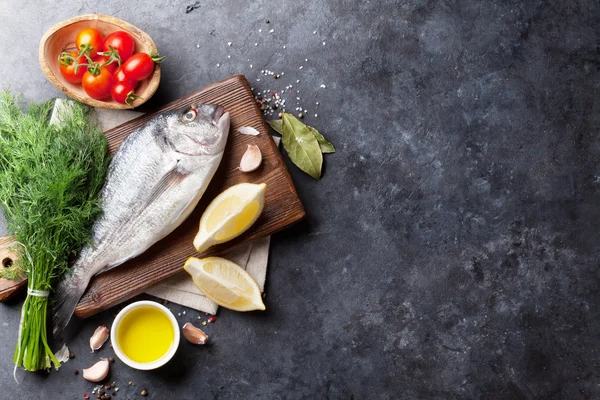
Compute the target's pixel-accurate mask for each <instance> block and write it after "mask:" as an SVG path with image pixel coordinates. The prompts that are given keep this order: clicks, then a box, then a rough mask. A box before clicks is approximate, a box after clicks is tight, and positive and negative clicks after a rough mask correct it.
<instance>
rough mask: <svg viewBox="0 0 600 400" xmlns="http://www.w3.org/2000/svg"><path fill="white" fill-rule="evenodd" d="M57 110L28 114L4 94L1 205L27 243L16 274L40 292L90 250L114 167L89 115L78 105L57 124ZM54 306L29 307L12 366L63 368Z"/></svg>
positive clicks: (35, 303)
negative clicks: (54, 341) (50, 334)
mask: <svg viewBox="0 0 600 400" xmlns="http://www.w3.org/2000/svg"><path fill="white" fill-rule="evenodd" d="M52 106H53V104H52V103H50V102H48V103H43V104H39V105H36V104H34V105H31V106H30V107H29V109H28V111H27V112H25V113H24V112H22V111H21V107H20V104H19V103H18V101H17V99H16V98H15V97H13V96H12V95H11V94H10V93H9V92H3V93H0V148H2V152H0V206H1V207H2V210H3V212H4V215H5V217H6V220H7V228H8V231H9V233H10V235H11V236H12V237H13V238H14V239H16V240H17V241H19V242H20V243H22V244H23V248H20V249H19V250H18V252H19V253H20V254H19V255H20V257H19V261H20V262H19V263H18V264H17V265H18V268H19V269H20V270H21V271H20V272H21V273H25V274H26V275H27V279H28V282H29V283H28V288H29V289H32V290H38V291H51V290H52V285H53V284H54V283H55V282H56V280H57V278H59V277H60V276H62V275H63V274H64V273H65V272H67V271H68V270H69V259H70V258H72V257H74V256H75V255H76V253H77V252H78V251H79V250H80V249H81V248H82V247H83V246H84V245H85V244H86V243H89V241H90V235H91V226H92V223H93V221H94V219H95V217H96V216H97V214H98V212H99V211H100V207H99V200H98V197H99V194H100V190H101V188H102V184H103V182H104V176H105V174H106V170H107V167H108V155H107V145H106V139H105V137H104V135H103V134H102V132H101V131H100V130H99V129H98V128H97V126H96V125H95V124H92V123H90V122H89V119H88V116H89V115H88V114H89V110H88V109H87V108H86V107H84V106H83V105H81V104H78V103H76V104H74V105H73V107H69V108H68V112H67V111H65V112H63V113H62V114H61V115H60V116H59V119H60V121H61V123H60V124H58V125H51V124H50V123H49V117H50V112H51V110H52ZM30 260H31V261H30ZM13 273H14V272H13ZM0 276H1V275H0ZM7 277H10V276H7ZM48 305H49V298H48V297H38V296H34V295H28V296H27V298H26V299H25V303H24V304H23V310H22V320H21V326H20V335H19V340H18V343H17V346H16V349H15V357H14V361H15V364H16V365H17V366H20V367H23V368H25V369H26V370H28V371H36V370H40V369H48V368H50V367H51V363H52V364H54V366H55V367H56V368H58V367H59V366H60V363H59V361H58V360H57V359H56V357H55V356H54V353H53V352H52V351H51V349H50V346H49V345H48V340H47V310H48Z"/></svg>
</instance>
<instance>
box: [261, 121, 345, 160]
mask: <svg viewBox="0 0 600 400" xmlns="http://www.w3.org/2000/svg"><path fill="white" fill-rule="evenodd" d="M268 122H269V125H271V128H273V130H274V131H275V132H277V133H279V134H280V135H283V121H282V120H280V119H274V120H271V121H268ZM298 122H300V121H298ZM306 126H307V127H308V129H310V131H311V132H312V133H313V135H315V138H316V139H317V142H319V147H320V148H321V152H322V153H324V154H325V153H335V147H333V144H331V143H330V142H329V141H327V139H325V138H324V137H323V135H321V132H319V131H318V130H316V129H315V128H313V127H312V126H309V125H306Z"/></svg>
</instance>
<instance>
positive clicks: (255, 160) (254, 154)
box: [240, 144, 262, 172]
mask: <svg viewBox="0 0 600 400" xmlns="http://www.w3.org/2000/svg"><path fill="white" fill-rule="evenodd" d="M261 163H262V153H261V152H260V149H259V148H258V146H257V145H255V144H249V145H248V148H247V149H246V152H245V153H244V155H243V156H242V160H241V161H240V171H242V172H252V171H255V170H256V169H257V168H258V167H260V164H261Z"/></svg>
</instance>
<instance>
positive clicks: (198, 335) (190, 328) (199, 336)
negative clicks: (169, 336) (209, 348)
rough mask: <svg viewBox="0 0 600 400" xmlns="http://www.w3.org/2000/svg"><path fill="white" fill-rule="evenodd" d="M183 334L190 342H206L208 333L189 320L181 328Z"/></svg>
mask: <svg viewBox="0 0 600 400" xmlns="http://www.w3.org/2000/svg"><path fill="white" fill-rule="evenodd" d="M182 330H183V336H185V338H186V339H187V340H188V341H189V342H190V343H192V344H206V342H207V341H208V335H207V334H206V333H204V331H203V330H202V329H200V328H196V327H195V326H194V325H192V324H190V323H189V322H188V323H186V324H185V325H184V326H183V328H182Z"/></svg>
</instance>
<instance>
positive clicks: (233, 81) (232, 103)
mask: <svg viewBox="0 0 600 400" xmlns="http://www.w3.org/2000/svg"><path fill="white" fill-rule="evenodd" d="M198 102H199V103H205V104H210V103H212V104H220V105H222V106H223V107H224V108H225V110H226V111H228V112H229V113H230V115H231V131H230V134H229V139H228V143H227V147H226V150H225V154H224V156H223V160H222V161H221V165H220V166H219V169H218V171H217V173H216V174H215V177H214V178H213V180H212V181H211V183H210V185H209V187H208V189H207V191H206V193H205V194H204V196H203V197H202V199H201V200H200V203H199V204H198V206H197V207H196V209H195V210H194V211H193V213H192V214H191V215H190V217H188V219H187V220H186V221H184V223H183V224H182V225H181V226H180V227H178V228H177V229H176V230H175V231H174V232H173V233H171V234H170V235H169V236H167V237H166V238H165V239H163V240H161V241H160V242H158V243H156V244H155V245H154V246H152V247H151V248H150V249H148V250H147V251H146V252H145V253H144V254H142V255H141V256H139V257H137V258H135V259H133V260H130V261H129V262H127V263H125V264H123V265H121V266H119V267H117V268H115V269H113V270H111V271H108V272H106V273H104V274H101V275H98V276H96V277H95V278H94V279H93V280H92V282H91V283H90V286H89V287H88V290H87V292H86V293H85V295H84V296H83V298H82V299H81V301H80V303H79V305H78V306H77V308H76V310H75V314H76V315H77V316H79V317H83V318H85V317H88V316H90V315H93V314H95V313H97V312H99V311H102V310H105V309H107V308H109V307H111V306H113V305H115V304H118V303H120V302H122V301H125V300H127V299H129V298H131V297H133V296H135V295H137V294H139V293H141V292H143V291H144V289H146V288H147V287H150V286H152V285H154V284H156V283H158V282H160V281H162V280H164V279H166V278H168V277H170V276H173V275H174V274H176V273H177V272H179V271H181V270H182V267H183V263H184V262H185V260H186V259H187V258H188V257H190V256H200V257H202V256H207V255H216V254H220V253H223V252H224V251H226V250H230V249H231V248H233V247H236V246H239V245H242V244H246V243H248V242H250V241H252V240H255V239H258V238H261V237H264V236H268V235H271V234H273V233H275V232H277V231H279V230H281V229H284V228H285V227H287V226H289V225H291V224H293V223H294V222H296V221H298V220H300V219H301V218H302V217H303V216H304V208H303V207H302V204H301V203H300V200H299V198H298V195H297V193H296V189H295V188H294V184H293V182H292V180H291V177H290V175H289V173H288V171H287V168H286V166H285V164H284V162H283V160H282V158H281V154H280V153H279V150H278V149H277V147H276V145H275V143H274V142H273V139H271V136H270V135H269V134H268V129H267V125H266V123H265V121H264V119H263V117H262V115H261V112H260V110H259V108H258V106H257V104H256V102H255V101H254V97H253V95H252V92H251V91H250V88H249V86H248V82H247V81H246V78H244V77H243V76H242V75H237V76H233V77H231V78H228V79H225V80H223V81H221V82H218V83H215V84H213V85H210V86H208V87H207V88H205V89H202V90H200V91H198V92H196V93H194V94H192V95H190V96H187V97H185V98H183V99H180V100H176V101H175V102H173V103H171V104H168V105H166V106H165V107H163V108H161V109H160V110H159V111H158V112H160V111H167V110H174V109H179V108H182V107H185V106H189V105H190V104H192V103H198ZM152 116H153V114H149V115H144V116H141V117H139V118H137V119H135V120H132V121H130V122H128V123H125V124H123V125H121V126H119V127H117V128H115V129H113V130H111V131H108V132H106V136H107V139H108V142H109V148H110V151H111V152H114V151H115V150H116V149H117V148H118V146H119V144H120V143H121V142H122V141H123V140H124V139H125V137H127V136H128V135H129V134H130V133H131V132H133V131H134V130H135V129H137V128H138V127H140V126H142V125H143V124H144V123H145V122H146V121H148V120H149V119H150V118H152ZM242 126H251V127H253V128H255V129H257V130H258V131H259V132H260V134H259V135H258V136H249V135H242V134H240V133H239V132H237V128H239V127H242ZM248 144H256V145H258V146H259V147H260V149H261V151H262V154H263V163H262V165H261V166H260V167H259V168H258V169H257V170H256V171H253V172H250V173H244V172H241V171H240V170H239V169H238V165H239V162H240V159H241V157H242V155H243V153H244V152H245V151H246V148H247V145H248ZM242 182H252V183H262V182H265V183H266V184H267V192H266V197H265V208H264V211H263V213H262V215H261V216H260V217H259V219H258V221H257V222H256V223H255V224H254V225H253V226H252V228H250V230H248V231H247V232H246V233H244V234H243V235H241V236H240V237H238V238H236V239H234V240H233V241H231V242H228V243H224V244H222V245H219V246H215V247H214V248H212V249H209V250H208V251H207V252H205V253H203V254H198V253H196V251H195V249H194V247H193V245H192V242H193V239H194V236H195V235H196V233H197V231H198V223H199V221H200V216H201V215H202V212H203V211H204V209H205V208H206V206H207V205H208V203H210V201H211V200H212V199H213V198H214V197H216V196H217V195H218V194H219V193H221V192H222V191H223V190H225V189H226V188H228V187H230V186H232V185H235V184H237V183H242Z"/></svg>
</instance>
